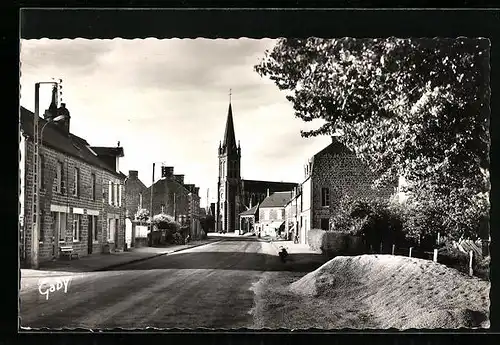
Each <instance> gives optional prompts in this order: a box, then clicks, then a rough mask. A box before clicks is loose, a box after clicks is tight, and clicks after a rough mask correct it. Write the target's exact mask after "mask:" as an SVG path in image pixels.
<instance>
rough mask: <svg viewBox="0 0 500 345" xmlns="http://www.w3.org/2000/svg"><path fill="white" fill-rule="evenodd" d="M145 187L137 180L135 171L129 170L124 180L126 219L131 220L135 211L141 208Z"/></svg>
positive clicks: (137, 175)
mask: <svg viewBox="0 0 500 345" xmlns="http://www.w3.org/2000/svg"><path fill="white" fill-rule="evenodd" d="M146 189H147V187H146V185H145V184H144V183H143V182H142V181H141V180H140V179H139V172H138V171H137V170H129V172H128V176H127V178H126V179H125V210H126V217H130V218H131V219H133V218H134V217H135V214H136V213H137V211H139V210H140V209H141V208H143V207H144V206H143V204H144V199H143V193H144V191H145V190H146Z"/></svg>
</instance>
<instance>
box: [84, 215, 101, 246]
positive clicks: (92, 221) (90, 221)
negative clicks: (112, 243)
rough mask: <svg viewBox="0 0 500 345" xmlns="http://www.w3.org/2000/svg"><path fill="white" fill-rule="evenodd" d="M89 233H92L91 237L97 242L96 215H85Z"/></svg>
mask: <svg viewBox="0 0 500 345" xmlns="http://www.w3.org/2000/svg"><path fill="white" fill-rule="evenodd" d="M87 219H88V226H89V233H92V239H93V240H94V241H95V242H97V241H98V238H99V236H98V235H99V234H98V232H97V216H87Z"/></svg>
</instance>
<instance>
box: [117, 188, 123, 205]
mask: <svg viewBox="0 0 500 345" xmlns="http://www.w3.org/2000/svg"><path fill="white" fill-rule="evenodd" d="M122 188H123V186H122V185H118V193H117V194H118V202H117V205H118V207H122Z"/></svg>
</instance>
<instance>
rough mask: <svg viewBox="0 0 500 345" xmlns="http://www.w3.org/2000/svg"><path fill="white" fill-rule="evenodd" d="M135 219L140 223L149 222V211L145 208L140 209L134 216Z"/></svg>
mask: <svg viewBox="0 0 500 345" xmlns="http://www.w3.org/2000/svg"><path fill="white" fill-rule="evenodd" d="M135 219H137V220H138V221H140V222H147V221H149V210H147V209H145V208H141V209H140V210H139V211H137V213H136V214H135Z"/></svg>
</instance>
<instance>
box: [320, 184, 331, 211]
mask: <svg viewBox="0 0 500 345" xmlns="http://www.w3.org/2000/svg"><path fill="white" fill-rule="evenodd" d="M321 206H323V207H328V206H330V189H328V188H321Z"/></svg>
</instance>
